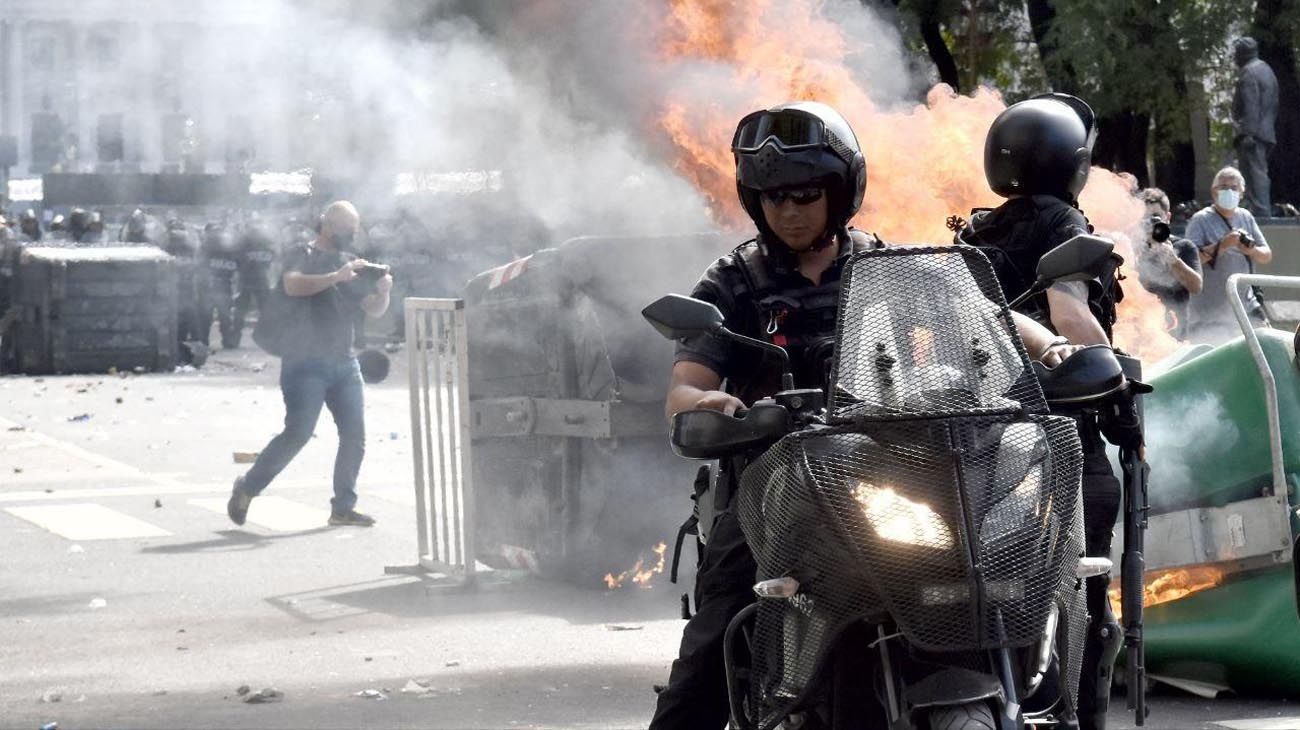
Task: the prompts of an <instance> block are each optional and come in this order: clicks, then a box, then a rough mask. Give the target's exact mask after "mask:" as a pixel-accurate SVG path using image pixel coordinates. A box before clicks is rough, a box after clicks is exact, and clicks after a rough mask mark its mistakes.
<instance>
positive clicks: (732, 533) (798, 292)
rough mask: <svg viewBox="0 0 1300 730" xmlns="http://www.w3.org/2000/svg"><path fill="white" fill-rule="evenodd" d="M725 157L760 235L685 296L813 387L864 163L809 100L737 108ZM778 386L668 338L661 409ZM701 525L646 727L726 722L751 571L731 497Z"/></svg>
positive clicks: (721, 353)
mask: <svg viewBox="0 0 1300 730" xmlns="http://www.w3.org/2000/svg"><path fill="white" fill-rule="evenodd" d="M732 152H733V154H734V156H735V160H736V190H737V193H738V194H739V196H740V200H741V203H742V205H743V206H744V209H745V212H746V213H748V214H749V217H750V218H751V219H752V220H753V222H754V225H755V227H756V228H757V229H758V235H757V236H756V237H755V238H753V239H751V240H749V241H747V242H745V243H743V244H741V245H740V246H738V247H737V248H736V249H735V250H733V251H732V252H731V253H730V254H728V255H726V256H723V257H722V258H720V259H718V261H717V262H715V263H714V264H713V265H712V266H711V267H710V268H709V269H708V271H706V272H705V273H704V276H703V277H702V278H701V279H700V281H699V283H698V284H696V286H695V289H694V290H693V292H692V294H691V296H692V297H694V298H696V299H700V300H703V301H707V302H710V303H712V304H714V305H716V306H717V307H718V309H719V311H721V312H722V314H723V316H724V319H725V326H726V327H727V328H728V329H729V330H731V331H732V332H735V333H738V334H741V335H746V336H749V337H754V338H759V339H763V340H766V341H767V342H770V343H773V344H776V345H779V346H781V347H784V348H786V350H787V351H788V352H789V353H790V356H791V363H792V367H793V373H794V379H795V387H799V388H822V387H824V386H825V376H826V368H827V362H828V357H829V355H830V349H829V345H830V343H831V342H832V341H833V339H834V334H835V326H836V317H837V309H838V299H839V286H840V277H841V274H842V273H843V270H844V265H845V263H846V262H847V261H848V259H849V257H850V255H851V254H853V253H854V252H855V251H862V250H867V249H871V248H875V247H879V246H882V245H883V244H882V243H881V242H880V240H879V239H877V238H874V237H871V236H868V235H866V234H864V233H862V232H861V231H857V230H853V229H850V228H849V227H848V223H849V220H850V219H851V218H852V217H853V215H854V214H855V213H857V211H858V208H859V207H860V206H861V205H862V200H863V195H864V193H865V191H866V177H867V171H866V160H865V158H864V157H863V155H862V152H861V149H860V147H859V146H858V141H857V137H856V136H855V135H854V133H853V130H852V129H851V128H850V127H849V124H848V122H847V121H845V119H844V118H843V117H842V116H840V114H839V113H837V112H836V111H835V110H834V109H831V108H830V107H828V106H826V105H825V104H819V103H815V102H796V103H790V104H783V105H780V106H776V107H773V108H771V109H766V110H761V111H757V112H754V113H753V114H750V115H748V116H746V117H744V118H743V119H742V120H741V121H740V124H739V126H738V127H737V129H736V134H735V137H734V138H733V141H732ZM1017 324H1018V326H1019V328H1020V331H1021V336H1022V338H1023V339H1024V340H1025V345H1026V348H1027V349H1028V351H1029V352H1030V353H1033V354H1036V355H1038V357H1039V359H1043V360H1045V361H1046V362H1048V363H1056V362H1059V361H1060V358H1062V357H1064V356H1066V355H1067V354H1068V353H1069V352H1070V351H1071V349H1070V347H1069V346H1068V345H1062V344H1059V343H1056V342H1055V341H1054V340H1053V337H1052V335H1051V333H1050V332H1048V331H1047V330H1046V329H1044V328H1042V327H1038V326H1036V325H1034V323H1032V322H1028V321H1026V320H1025V318H1023V317H1022V318H1018V319H1017ZM724 383H725V384H724ZM780 389H781V379H780V367H779V365H776V364H774V363H773V362H771V361H765V360H763V359H762V358H761V357H758V356H756V355H755V353H754V351H753V350H749V349H743V348H741V347H739V346H734V345H732V344H730V343H728V342H725V341H722V340H718V339H713V338H710V337H700V338H695V339H692V340H687V341H685V342H683V343H681V344H680V345H679V347H678V350H677V355H676V362H675V364H674V365H673V372H672V381H671V384H670V386H669V391H668V402H667V408H666V410H667V412H668V414H669V416H672V415H673V414H675V413H677V412H680V411H684V410H689V409H696V408H707V409H715V410H719V411H723V412H725V413H728V414H734V413H735V412H736V410H737V409H740V408H745V407H747V406H748V405H749V404H752V403H753V402H754V401H755V400H757V399H759V398H762V397H765V396H770V395H772V394H774V393H776V392H777V391H778V390H780ZM742 466H743V465H740V464H732V465H731V467H730V471H731V473H730V474H728V473H724V474H722V475H721V476H720V479H719V484H720V485H721V486H719V487H718V488H719V489H723V490H728V491H729V490H730V488H731V486H733V485H734V484H735V480H736V477H738V476H739V471H740V469H741V467H742ZM720 501H725V500H720ZM701 527H702V528H704V529H706V530H707V532H708V542H707V544H706V545H705V548H704V553H703V555H702V559H701V562H700V565H699V569H698V571H697V575H696V584H695V604H696V612H695V615H694V616H693V617H692V618H691V620H690V621H689V622H688V623H687V625H686V629H685V632H684V633H683V636H682V643H681V650H680V655H679V657H678V659H677V660H676V661H675V662H673V667H672V672H671V675H670V677H669V681H668V685H667V687H665V688H664V690H663V691H662V692H661V693H660V694H659V699H658V705H657V707H656V710H655V715H654V719H653V720H652V721H651V725H650V727H651V728H652V730H666V729H668V728H707V729H709V730H718V728H722V727H724V726H725V725H726V724H727V718H728V715H729V707H728V700H727V691H726V678H725V669H724V663H723V649H722V644H723V637H724V634H725V632H726V628H727V625H728V623H730V621H731V619H732V618H733V617H734V616H735V615H736V614H737V613H738V612H739V611H740V610H741V609H743V608H744V607H745V606H747V605H748V604H750V603H752V602H753V600H754V594H753V590H752V589H753V584H754V581H755V574H756V570H757V567H756V565H755V562H754V557H753V554H752V553H751V552H750V549H749V546H748V545H747V543H746V542H745V537H744V534H743V533H742V532H741V528H740V524H739V521H738V519H737V517H736V514H735V512H734V511H733V509H732V507H731V506H730V504H727V505H726V506H723V507H722V508H721V510H720V513H719V514H718V515H717V516H716V518H714V519H713V520H712V524H711V525H702V526H701Z"/></svg>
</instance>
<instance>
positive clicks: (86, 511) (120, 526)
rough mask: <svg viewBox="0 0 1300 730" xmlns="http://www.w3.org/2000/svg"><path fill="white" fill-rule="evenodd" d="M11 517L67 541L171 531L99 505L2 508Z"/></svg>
mask: <svg viewBox="0 0 1300 730" xmlns="http://www.w3.org/2000/svg"><path fill="white" fill-rule="evenodd" d="M5 511H6V512H8V513H9V514H11V515H13V516H14V517H18V518H21V519H24V520H27V521H28V522H31V523H33V524H35V525H37V526H39V527H43V528H45V529H46V530H49V531H50V532H53V533H54V534H56V535H59V536H60V537H66V538H68V539H69V540H120V539H123V538H130V537H166V536H168V535H170V534H171V533H170V532H168V531H166V530H164V529H162V528H161V527H157V526H155V525H151V524H149V523H148V522H145V521H144V520H137V519H136V518H134V517H132V516H130V515H124V514H122V513H121V512H118V511H116V510H111V509H109V508H107V507H105V506H103V505H101V504H90V503H80V504H46V505H32V506H29V507H6V508H5Z"/></svg>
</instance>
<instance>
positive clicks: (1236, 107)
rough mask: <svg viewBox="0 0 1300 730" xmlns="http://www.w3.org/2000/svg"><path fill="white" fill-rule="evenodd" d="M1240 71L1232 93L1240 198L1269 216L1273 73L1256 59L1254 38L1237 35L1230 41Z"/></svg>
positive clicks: (1274, 116)
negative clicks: (1242, 179) (1243, 185)
mask: <svg viewBox="0 0 1300 730" xmlns="http://www.w3.org/2000/svg"><path fill="white" fill-rule="evenodd" d="M1232 48H1233V55H1234V57H1235V60H1236V62H1237V67H1238V68H1239V69H1240V72H1239V73H1238V75H1237V87H1236V89H1235V90H1234V91H1233V94H1232V135H1233V146H1235V147H1236V149H1237V166H1238V167H1239V168H1240V169H1241V172H1242V175H1243V176H1245V178H1246V199H1245V201H1243V202H1244V203H1245V207H1248V208H1249V209H1250V211H1251V212H1252V213H1254V214H1255V215H1263V216H1269V215H1272V210H1271V208H1272V206H1271V201H1270V200H1269V179H1268V153H1269V152H1270V151H1271V150H1272V149H1273V145H1274V144H1276V143H1277V136H1276V135H1275V134H1274V131H1273V125H1274V122H1275V121H1276V119H1277V76H1275V75H1274V74H1273V69H1271V68H1269V65H1268V64H1267V63H1264V62H1263V61H1262V60H1260V58H1259V45H1258V44H1257V43H1256V42H1255V39H1254V38H1247V37H1243V38H1238V39H1237V40H1236V42H1234V43H1233V44H1232Z"/></svg>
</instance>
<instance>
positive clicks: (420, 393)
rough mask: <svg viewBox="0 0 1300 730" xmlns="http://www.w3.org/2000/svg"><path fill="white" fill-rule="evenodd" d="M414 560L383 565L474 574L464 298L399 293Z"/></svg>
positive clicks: (460, 579) (462, 578)
mask: <svg viewBox="0 0 1300 730" xmlns="http://www.w3.org/2000/svg"><path fill="white" fill-rule="evenodd" d="M405 312H406V350H407V355H408V358H409V363H410V372H409V376H408V377H409V379H410V395H411V447H412V448H411V453H412V457H413V459H412V460H413V463H414V467H415V508H416V532H417V543H418V548H419V553H418V562H417V563H416V564H415V565H411V566H389V567H387V568H385V572H386V573H406V574H438V575H440V576H443V577H444V578H445V579H447V580H450V581H451V582H453V583H457V584H462V585H463V584H469V583H472V582H473V581H474V575H475V564H476V562H475V555H474V530H473V525H474V490H473V485H472V472H473V470H472V469H471V468H470V467H471V464H473V460H472V458H471V452H470V449H471V440H470V421H469V419H470V408H469V368H468V357H467V354H468V350H467V344H466V335H465V303H464V301H463V300H460V299H422V298H414V297H412V298H408V299H406V300H405Z"/></svg>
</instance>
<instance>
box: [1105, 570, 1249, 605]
mask: <svg viewBox="0 0 1300 730" xmlns="http://www.w3.org/2000/svg"><path fill="white" fill-rule="evenodd" d="M1223 577H1224V573H1223V571H1222V570H1220V569H1219V568H1216V567H1214V566H1212V565H1198V566H1195V567H1192V568H1179V569H1176V570H1166V571H1161V572H1158V573H1148V574H1147V576H1146V589H1145V590H1144V591H1143V594H1142V605H1143V606H1158V605H1160V604H1161V603H1169V602H1171V601H1177V600H1179V599H1180V598H1186V597H1187V596H1190V595H1192V594H1193V593H1199V592H1200V591H1205V590H1209V589H1211V588H1217V587H1218V586H1220V585H1222V584H1223ZM1109 596H1110V607H1111V610H1113V611H1114V612H1115V615H1116V616H1121V615H1122V614H1123V610H1122V608H1121V603H1120V588H1119V586H1113V587H1112V588H1111V589H1110V591H1109Z"/></svg>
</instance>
